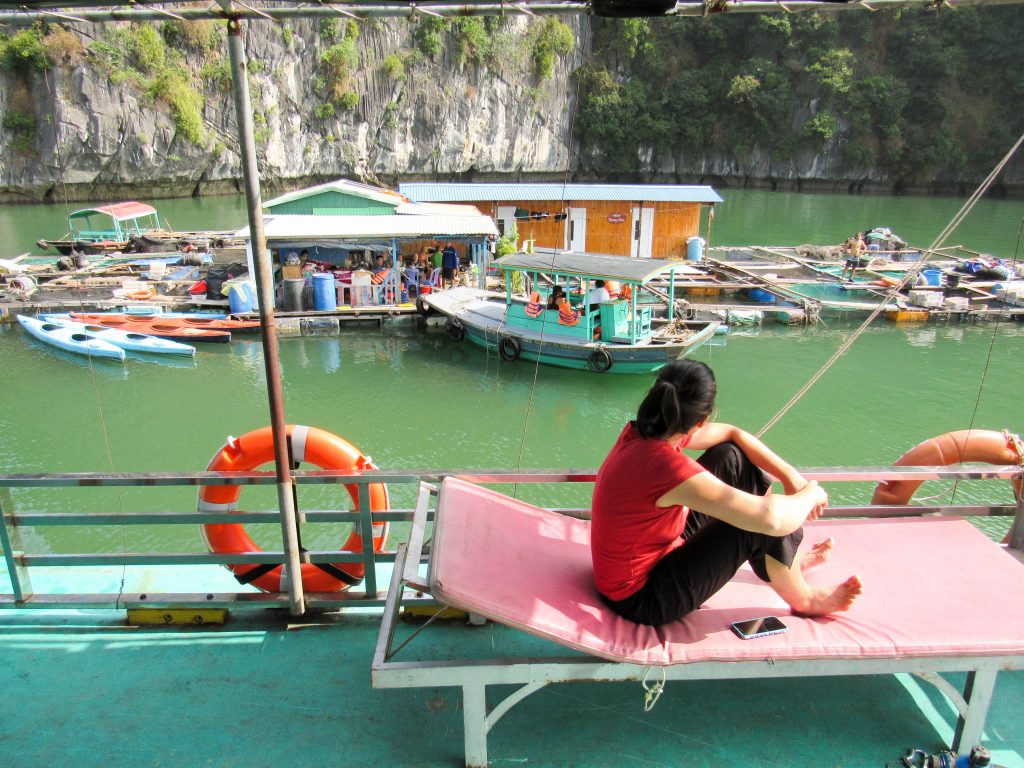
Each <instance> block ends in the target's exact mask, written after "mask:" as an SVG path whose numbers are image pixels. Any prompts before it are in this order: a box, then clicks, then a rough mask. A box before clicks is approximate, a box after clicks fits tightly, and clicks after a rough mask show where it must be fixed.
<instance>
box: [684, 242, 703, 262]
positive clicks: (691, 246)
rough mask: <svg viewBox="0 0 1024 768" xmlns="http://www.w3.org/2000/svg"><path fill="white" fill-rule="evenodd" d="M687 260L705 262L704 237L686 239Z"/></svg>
mask: <svg viewBox="0 0 1024 768" xmlns="http://www.w3.org/2000/svg"><path fill="white" fill-rule="evenodd" d="M686 259H687V261H703V260H704V238H703V237H689V238H687V239H686Z"/></svg>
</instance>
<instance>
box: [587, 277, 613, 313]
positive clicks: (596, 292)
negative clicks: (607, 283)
mask: <svg viewBox="0 0 1024 768" xmlns="http://www.w3.org/2000/svg"><path fill="white" fill-rule="evenodd" d="M611 300H612V295H611V294H610V293H608V289H607V288H605V287H604V280H595V281H594V287H593V288H591V289H590V292H589V293H587V301H586V304H585V307H586V310H585V311H587V312H593V311H594V310H595V309H597V307H599V306H600V305H601V302H603V301H611Z"/></svg>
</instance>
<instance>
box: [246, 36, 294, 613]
mask: <svg viewBox="0 0 1024 768" xmlns="http://www.w3.org/2000/svg"><path fill="white" fill-rule="evenodd" d="M228 53H229V54H230V56H231V90H232V94H233V96H234V100H235V118H236V120H237V121H238V146H239V149H240V151H241V154H242V177H243V179H244V181H245V203H246V210H247V213H248V215H249V238H250V243H251V244H252V253H253V264H254V265H255V267H256V296H257V300H258V301H259V310H260V325H261V327H262V329H263V365H264V369H265V370H266V377H267V397H268V399H269V401H270V426H271V430H272V431H273V434H274V463H275V465H276V468H277V501H278V505H279V508H280V512H281V534H282V538H283V541H284V554H285V566H286V568H287V571H288V602H289V607H290V608H291V612H292V615H293V616H301V615H302V614H303V613H305V612H306V600H305V597H304V595H303V592H302V571H301V561H300V559H299V533H298V524H297V522H296V519H295V501H294V495H293V490H294V484H293V481H292V476H291V466H290V464H289V458H288V433H287V429H286V427H285V420H284V398H283V395H282V392H281V366H280V362H279V358H278V354H277V329H276V327H275V325H274V302H273V299H272V297H273V292H274V285H273V271H272V269H271V264H270V258H269V256H268V254H267V242H266V237H265V236H264V234H263V201H262V200H261V199H260V175H259V169H258V168H257V167H256V142H255V139H254V136H253V126H252V106H251V104H250V102H249V80H248V77H247V69H248V65H247V62H246V59H245V46H244V44H243V42H242V23H241V20H240V19H239V18H237V17H233V18H231V19H229V20H228Z"/></svg>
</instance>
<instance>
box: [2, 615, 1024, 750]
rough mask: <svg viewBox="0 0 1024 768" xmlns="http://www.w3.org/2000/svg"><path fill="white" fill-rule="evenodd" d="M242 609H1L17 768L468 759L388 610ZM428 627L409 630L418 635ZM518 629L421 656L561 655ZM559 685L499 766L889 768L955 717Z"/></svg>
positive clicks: (866, 694) (512, 722) (823, 685)
mask: <svg viewBox="0 0 1024 768" xmlns="http://www.w3.org/2000/svg"><path fill="white" fill-rule="evenodd" d="M290 621H291V619H290V618H289V617H288V616H287V614H284V613H280V612H273V613H261V614H240V615H238V616H233V617H231V619H230V620H229V622H228V624H227V625H226V626H224V627H223V628H217V629H202V628H199V629H185V630H171V629H166V628H160V629H133V628H128V627H126V626H125V625H124V614H123V612H115V611H82V612H77V613H75V612H64V613H57V612H45V613H43V612H38V611H37V612H29V611H10V612H3V613H0V690H2V699H0V766H19V767H20V766H58V765H61V766H76V767H77V768H87V767H89V766H97V767H100V766H102V767H105V768H108V767H111V766H239V767H242V766H331V765H334V766H371V765H376V766H459V765H461V764H462V754H463V753H462V749H463V747H462V713H461V704H460V695H459V691H458V689H452V688H445V689H421V690H374V689H372V688H371V687H370V661H371V656H372V653H373V647H374V644H375V641H376V636H377V629H378V625H379V618H378V617H377V616H374V615H368V614H346V615H340V614H329V615H323V616H320V617H319V618H316V619H313V620H311V621H310V622H309V623H306V624H301V625H297V624H291V623H290ZM406 631H409V630H408V628H405V627H403V629H402V632H403V633H404V632H406ZM547 646H550V644H548V643H546V642H545V641H541V640H536V639H534V638H531V637H528V636H526V635H524V634H523V633H521V632H517V631H515V630H511V629H508V628H504V627H500V626H494V625H488V626H485V627H482V628H474V627H467V626H464V625H461V624H442V625H435V626H432V627H430V628H429V631H427V632H424V633H422V634H421V635H420V636H419V637H418V638H417V639H416V641H415V645H414V646H412V647H414V648H418V650H417V651H416V653H417V655H419V654H423V655H433V654H436V653H441V654H444V653H449V652H451V650H452V649H453V648H457V649H458V652H459V653H460V654H462V655H466V656H468V657H472V656H474V655H477V654H481V655H482V654H488V653H491V652H492V650H491V649H492V648H493V649H496V650H497V651H499V652H501V653H503V654H504V653H508V654H513V655H531V654H536V655H544V654H545V651H546V650H547ZM642 702H643V697H642V690H641V688H640V685H639V684H638V683H577V684H563V685H556V686H552V687H549V688H547V689H545V690H542V691H540V692H538V693H536V694H534V695H533V696H530V697H529V698H527V699H526V700H525V701H523V702H521V703H520V704H519V705H517V706H516V707H515V708H513V709H512V710H511V712H510V713H509V714H507V715H506V716H505V717H504V719H502V721H501V722H500V723H498V725H497V726H496V727H495V729H494V730H493V731H492V733H491V736H490V743H489V745H490V757H491V764H492V765H493V766H682V765H687V766H712V765H713V766H723V765H728V766H780V767H781V766H785V767H786V768H798V767H800V766H815V767H816V768H817V767H819V766H847V767H849V768H867V767H868V766H871V768H881V767H882V766H885V765H886V764H887V763H889V762H890V761H893V760H896V759H897V758H898V757H899V756H900V755H901V754H903V752H904V750H906V749H907V748H908V747H920V748H924V749H929V750H937V749H939V748H940V747H941V745H942V743H943V742H944V741H946V740H948V739H949V738H950V735H951V727H952V717H951V713H952V709H951V707H950V705H949V704H948V703H947V702H946V700H945V699H944V698H943V697H942V696H941V695H940V694H938V693H937V692H936V691H935V690H934V689H932V688H931V687H930V686H927V685H925V684H924V683H917V682H915V680H914V679H913V678H910V677H907V676H903V675H897V676H891V675H888V676H887V675H879V676H870V677H834V678H818V679H800V680H775V681H727V682H698V683H685V682H670V683H668V685H667V687H666V690H665V693H664V695H663V696H662V698H661V700H660V701H659V702H658V704H657V706H656V707H655V708H654V709H653V711H651V712H650V713H647V714H645V713H644V711H643V704H642ZM1022 702H1024V673H1020V672H1014V673H1006V672H1004V673H1003V674H1002V675H1001V676H1000V681H999V684H998V686H997V689H996V700H995V702H994V704H993V708H992V710H991V712H990V715H989V722H988V729H987V736H986V744H987V746H988V747H989V748H990V749H991V750H992V751H993V754H994V757H995V762H997V763H1000V764H1002V765H1006V766H1013V767H1014V768H1021V767H1022V766H1024V726H1022V722H1021V720H1020V717H1019V711H1020V705H1021V703H1022Z"/></svg>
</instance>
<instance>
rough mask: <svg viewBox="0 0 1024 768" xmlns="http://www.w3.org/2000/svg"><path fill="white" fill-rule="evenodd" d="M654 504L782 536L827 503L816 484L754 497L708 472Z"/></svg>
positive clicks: (826, 497)
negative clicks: (683, 507) (695, 512)
mask: <svg viewBox="0 0 1024 768" xmlns="http://www.w3.org/2000/svg"><path fill="white" fill-rule="evenodd" d="M657 504H658V506H665V507H667V506H673V505H677V504H681V505H683V506H686V507H689V508H691V509H699V510H700V511H701V512H703V513H704V514H706V515H709V516H710V517H714V518H717V519H719V520H722V521H723V522H726V523H728V524H729V525H732V526H734V527H736V528H740V529H742V530H744V531H753V532H755V533H767V534H769V535H771V536H785V535H786V534H788V533H792V532H793V531H795V530H796V529H797V528H799V527H800V526H801V525H803V523H804V521H805V520H816V519H817V518H818V517H819V516H820V515H821V513H822V512H823V511H824V509H825V506H826V505H827V504H828V496H827V495H826V493H825V491H824V490H823V489H822V488H820V487H819V486H818V484H817V483H816V482H810V483H807V484H806V485H804V487H803V488H801V489H800V490H799V491H797V492H796V493H793V494H790V495H782V494H774V493H768V494H767V495H765V496H754V495H753V494H750V493H746V492H744V491H741V490H738V489H736V488H733V487H732V486H730V485H727V484H726V483H723V482H722V481H721V480H719V479H718V478H717V477H715V476H714V475H712V474H711V473H710V472H700V473H698V474H696V475H694V476H693V477H691V478H690V479H688V480H684V481H683V482H682V483H680V484H679V485H677V486H676V487H675V488H673V489H672V490H670V491H668V492H666V493H665V494H664V495H663V496H661V498H659V499H658V501H657Z"/></svg>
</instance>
